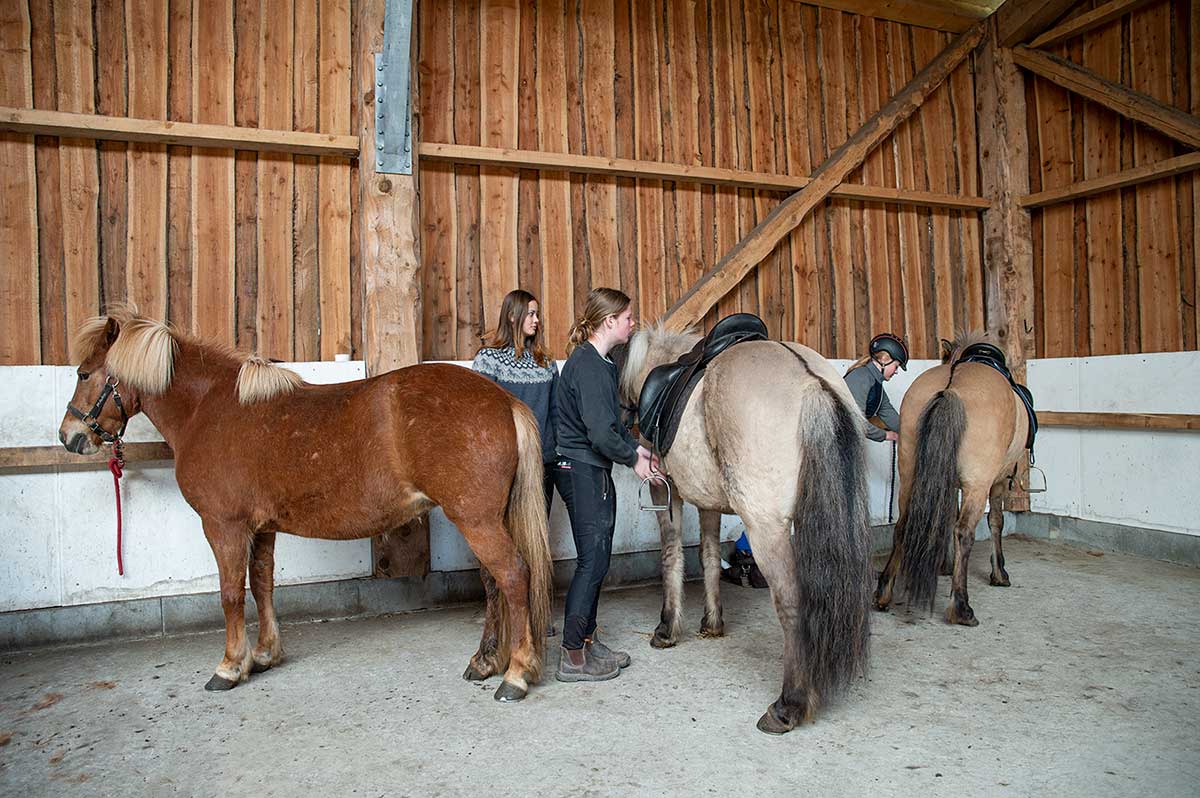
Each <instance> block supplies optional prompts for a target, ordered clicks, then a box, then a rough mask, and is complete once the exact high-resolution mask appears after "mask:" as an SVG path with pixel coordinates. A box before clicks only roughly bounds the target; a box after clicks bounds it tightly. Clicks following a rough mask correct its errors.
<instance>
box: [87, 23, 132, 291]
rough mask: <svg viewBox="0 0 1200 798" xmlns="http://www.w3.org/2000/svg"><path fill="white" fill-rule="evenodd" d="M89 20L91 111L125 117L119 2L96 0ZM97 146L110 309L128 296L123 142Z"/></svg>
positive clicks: (103, 280) (103, 277)
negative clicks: (92, 23)
mask: <svg viewBox="0 0 1200 798" xmlns="http://www.w3.org/2000/svg"><path fill="white" fill-rule="evenodd" d="M93 19H94V21H95V27H96V32H95V37H96V51H97V53H104V56H103V57H98V58H96V60H95V64H96V66H95V68H96V100H95V102H96V113H98V114H104V115H105V116H127V115H128V114H127V108H128V103H127V102H126V83H125V74H126V66H125V62H126V53H125V2H124V0H96V3H95V9H94V11H93ZM96 146H97V148H98V149H99V151H100V169H99V178H100V209H99V219H100V228H99V237H100V240H99V256H100V296H101V298H102V305H103V306H104V307H109V306H110V305H113V304H115V303H117V302H124V301H125V300H126V298H127V289H126V279H125V261H126V260H127V259H128V255H127V252H128V247H127V244H128V241H127V240H126V239H127V237H128V221H127V220H128V217H127V212H128V201H129V197H128V195H129V173H128V163H127V157H126V151H127V149H128V145H127V144H125V142H122V141H98V142H96Z"/></svg>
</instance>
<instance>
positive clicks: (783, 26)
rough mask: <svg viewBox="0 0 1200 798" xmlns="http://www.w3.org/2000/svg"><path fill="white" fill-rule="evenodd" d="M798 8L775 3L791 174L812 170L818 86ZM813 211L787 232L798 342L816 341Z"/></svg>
mask: <svg viewBox="0 0 1200 798" xmlns="http://www.w3.org/2000/svg"><path fill="white" fill-rule="evenodd" d="M801 8H802V6H800V5H799V4H797V3H780V36H781V38H782V41H783V46H782V48H781V50H782V70H783V92H782V97H783V103H782V105H783V111H784V119H785V126H784V129H785V130H786V131H787V137H786V148H785V152H784V162H783V168H784V169H785V170H786V171H787V173H788V174H790V175H807V174H809V173H810V172H811V171H812V161H811V156H810V143H809V119H808V108H809V92H810V90H819V87H816V86H813V87H812V89H810V83H811V81H809V80H808V73H807V67H806V57H805V52H806V50H807V49H808V48H811V47H812V46H813V44H814V39H813V38H812V37H811V36H810V35H809V32H808V31H807V30H806V29H805V27H804V19H803V16H802V13H801ZM815 223H816V222H815V216H812V215H810V216H809V218H807V219H805V220H804V221H803V222H801V223H800V226H799V227H798V228H797V229H796V230H795V231H793V232H792V233H791V235H790V236H789V251H790V253H791V264H790V265H791V269H792V296H791V302H792V312H793V315H794V322H793V327H792V330H791V331H790V334H791V336H792V337H793V338H794V339H795V340H797V341H800V342H802V343H806V344H808V345H810V346H817V343H816V342H817V340H818V339H819V337H820V333H819V328H818V324H819V318H820V316H819V313H820V311H819V302H818V297H817V291H816V290H815V289H816V286H817V284H818V278H817V274H816V270H817V263H818V259H817V255H816V252H815V250H814V246H815V243H816V231H815Z"/></svg>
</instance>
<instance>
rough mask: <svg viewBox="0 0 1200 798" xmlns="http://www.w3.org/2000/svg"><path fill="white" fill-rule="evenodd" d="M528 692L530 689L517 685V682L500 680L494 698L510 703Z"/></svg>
mask: <svg viewBox="0 0 1200 798" xmlns="http://www.w3.org/2000/svg"><path fill="white" fill-rule="evenodd" d="M528 692H529V691H528V690H525V689H523V688H520V687H517V686H516V685H515V684H510V683H509V682H500V686H499V687H497V688H496V693H495V695H493V696H492V698H494V699H496V700H497V701H502V702H504V703H509V702H510V701H520V700H521V699H522V698H524V697H525V695H526V694H527V693H528Z"/></svg>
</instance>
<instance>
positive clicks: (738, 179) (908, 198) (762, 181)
mask: <svg viewBox="0 0 1200 798" xmlns="http://www.w3.org/2000/svg"><path fill="white" fill-rule="evenodd" d="M417 153H418V154H419V155H420V157H421V158H423V159H425V160H429V161H447V162H450V163H476V164H503V165H505V166H509V167H511V168H514V169H539V170H544V171H552V172H576V173H581V174H598V175H615V176H620V177H635V178H639V179H642V180H674V181H676V182H680V183H688V182H693V183H705V184H708V185H718V186H737V187H738V188H752V189H757V190H759V191H786V192H789V193H791V192H793V191H799V190H800V189H802V188H804V187H805V186H807V185H808V184H809V183H811V182H812V180H811V179H810V178H807V177H802V176H799V175H781V174H772V173H768V172H750V171H746V170H742V169H723V168H720V167H715V166H690V165H688V164H675V163H665V162H662V161H635V160H632V159H629V158H605V157H602V156H597V155H575V154H571V153H564V152H543V151H540V150H515V149H507V148H504V147H476V146H474V145H470V144H441V143H434V142H423V143H421V144H420V145H418V147H417ZM830 193H831V194H833V196H835V197H840V198H842V199H851V200H861V201H863V202H889V203H895V204H898V205H922V206H928V207H935V208H957V209H962V210H985V209H986V208H987V207H988V201H987V200H986V199H984V198H983V197H970V196H965V195H960V194H942V193H938V192H934V191H910V190H908V189H902V188H889V187H887V186H864V185H860V184H858V183H842V184H841V185H839V186H838V187H837V188H835V189H834V190H833V191H832V192H830Z"/></svg>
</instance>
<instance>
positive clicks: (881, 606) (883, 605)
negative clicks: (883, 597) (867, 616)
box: [872, 599, 892, 612]
mask: <svg viewBox="0 0 1200 798" xmlns="http://www.w3.org/2000/svg"><path fill="white" fill-rule="evenodd" d="M891 605H892V602H890V601H880V600H879V599H875V601H874V602H873V604H872V606H874V607H875V610H876V612H887V611H888V607H890V606H891Z"/></svg>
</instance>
